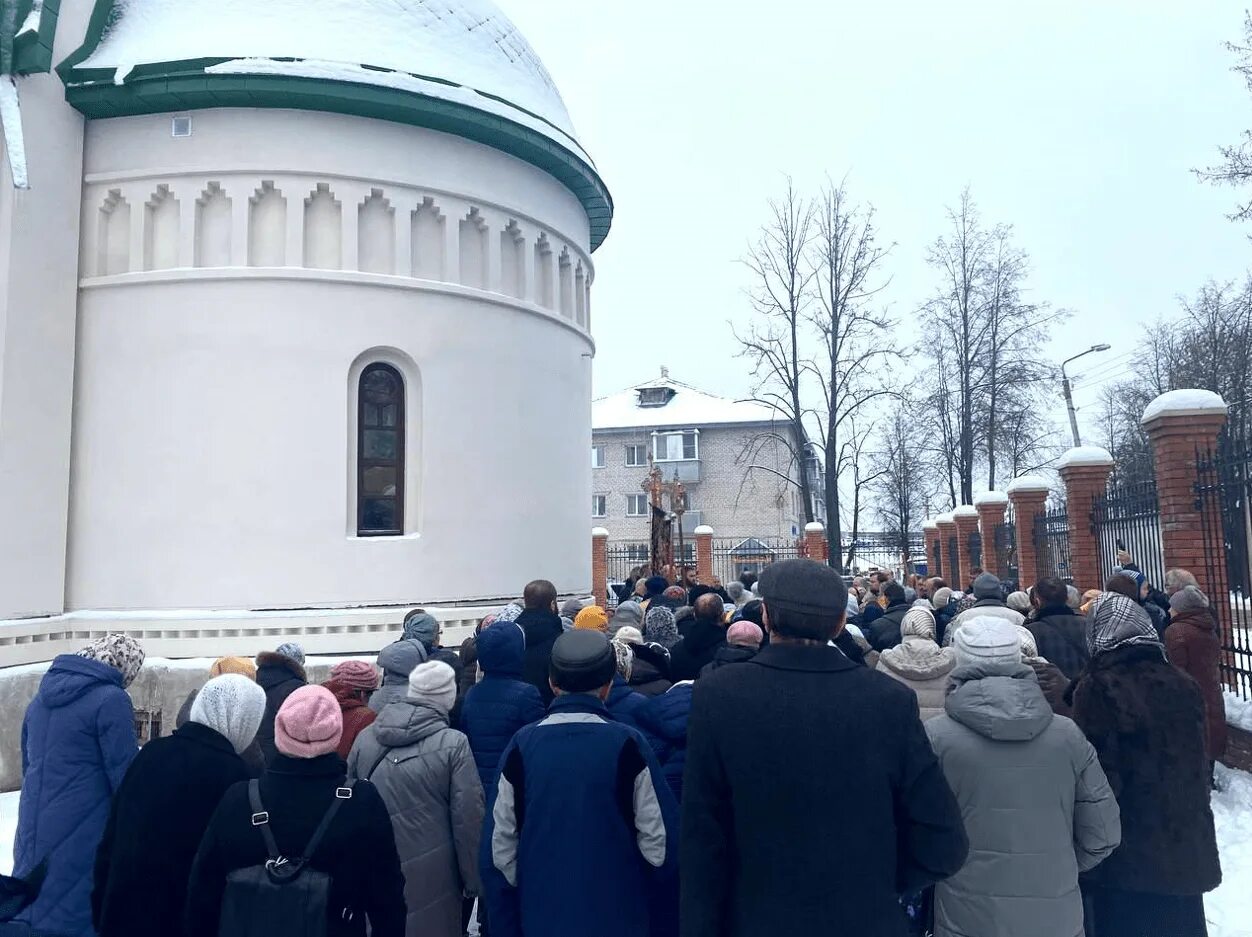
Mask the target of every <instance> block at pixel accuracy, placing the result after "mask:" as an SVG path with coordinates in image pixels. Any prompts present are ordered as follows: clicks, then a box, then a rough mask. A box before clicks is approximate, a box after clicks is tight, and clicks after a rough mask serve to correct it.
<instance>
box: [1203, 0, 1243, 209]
mask: <svg viewBox="0 0 1252 937" xmlns="http://www.w3.org/2000/svg"><path fill="white" fill-rule="evenodd" d="M1226 48H1227V49H1228V50H1230V51H1231V52H1233V53H1235V55H1236V56H1238V61H1237V62H1236V64H1235V65H1233V66H1231V70H1232V71H1234V72H1237V73H1238V74H1239V75H1241V76H1242V77H1243V81H1244V84H1245V85H1246V86H1247V88H1248V90H1249V91H1252V12H1248V11H1246V10H1245V11H1244V14H1243V41H1242V42H1228V43H1226ZM1218 152H1219V153H1220V154H1221V158H1222V161H1221V163H1219V164H1218V165H1216V166H1210V167H1208V168H1207V169H1200V170H1197V171H1196V172H1197V175H1199V177H1200V178H1201V179H1204V180H1206V181H1208V182H1211V183H1213V184H1214V185H1228V186H1232V187H1235V188H1241V187H1243V186H1246V185H1247V184H1248V183H1249V182H1252V130H1245V131H1244V132H1243V139H1242V140H1240V141H1239V142H1238V143H1232V144H1229V145H1227V146H1222V147H1219V148H1218ZM1230 219H1231V220H1232V221H1248V220H1252V200H1249V201H1247V202H1244V203H1243V204H1242V205H1239V206H1238V207H1237V208H1236V209H1235V211H1234V212H1232V213H1231V215H1230Z"/></svg>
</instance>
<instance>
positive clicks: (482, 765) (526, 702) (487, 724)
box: [460, 621, 544, 798]
mask: <svg viewBox="0 0 1252 937" xmlns="http://www.w3.org/2000/svg"><path fill="white" fill-rule="evenodd" d="M525 658H526V636H525V635H524V634H523V633H522V629H521V628H519V627H518V626H517V625H516V624H514V623H513V622H511V621H498V622H496V623H495V624H493V625H489V626H488V627H486V628H484V629H483V630H482V631H480V632H479V634H478V666H479V668H480V669H481V670H482V671H483V678H482V679H481V680H480V681H478V683H476V684H474V686H473V687H472V688H471V689H470V691H469V693H467V694H466V695H465V702H464V703H463V704H462V706H461V723H460V728H461V731H462V732H464V733H465V735H466V736H467V737H468V738H469V743H470V751H471V752H473V754H474V764H475V765H477V767H478V777H479V778H480V779H481V780H482V782H483V790H484V791H485V792H486V794H487V797H488V798H490V797H491V792H492V791H494V790H495V789H496V780H497V778H498V776H499V770H500V756H501V755H502V754H504V750H505V749H506V748H508V746H509V742H510V741H511V740H512V738H513V736H514V735H515V734H516V733H517V730H518V729H520V728H522V727H523V726H526V725H530V723H532V722H534V721H535V720H537V719H541V718H543V713H544V707H543V699H542V698H541V697H540V696H539V691H538V690H537V689H535V688H534V687H533V686H532V685H531V684H529V683H527V682H526V681H525V680H523V679H522V664H523V661H524V660H525Z"/></svg>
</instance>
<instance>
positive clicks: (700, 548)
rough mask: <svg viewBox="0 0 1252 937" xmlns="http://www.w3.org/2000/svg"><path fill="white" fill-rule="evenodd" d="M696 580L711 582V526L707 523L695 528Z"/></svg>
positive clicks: (704, 582) (705, 583)
mask: <svg viewBox="0 0 1252 937" xmlns="http://www.w3.org/2000/svg"><path fill="white" fill-rule="evenodd" d="M696 582H700V583H703V584H704V585H706V586H707V585H709V584H711V583H712V582H713V528H712V527H710V526H708V525H707V524H701V525H700V526H699V527H697V528H696Z"/></svg>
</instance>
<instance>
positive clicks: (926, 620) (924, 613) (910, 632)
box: [900, 607, 936, 641]
mask: <svg viewBox="0 0 1252 937" xmlns="http://www.w3.org/2000/svg"><path fill="white" fill-rule="evenodd" d="M935 634H936V632H935V616H934V615H932V614H931V613H930V609H927V608H920V607H914V608H910V609H909V610H908V611H907V612H905V613H904V619H903V620H902V621H901V622H900V637H901V638H925V639H926V640H928V641H933V640H935Z"/></svg>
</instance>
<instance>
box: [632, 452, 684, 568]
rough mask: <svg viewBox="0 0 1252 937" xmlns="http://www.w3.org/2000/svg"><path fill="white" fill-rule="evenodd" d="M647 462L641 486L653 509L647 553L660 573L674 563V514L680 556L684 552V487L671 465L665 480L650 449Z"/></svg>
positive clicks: (676, 470)
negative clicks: (669, 476)
mask: <svg viewBox="0 0 1252 937" xmlns="http://www.w3.org/2000/svg"><path fill="white" fill-rule="evenodd" d="M648 465H649V466H650V467H651V468H650V469H649V471H648V476H647V478H645V479H644V481H643V484H642V485H641V486H640V487H642V488H643V490H644V491H646V492H647V493H648V504H649V505H650V506H651V509H652V510H651V512H650V513H651V515H652V537H651V544H650V556H651V561H652V571H653V573H659V572H660V571H661V570H662V569H664V568H665V567H666V566H673V565H674V535H673V527H674V519H675V518H677V520H678V554H679V556H682V557H685V555H686V551H685V550H684V548H683V514H685V513H686V512H687V488H686V486H685V485H683V483H682V480H681V479H680V478H679V477H678V469H677V468H675V469H674V478H673V480H672V481H666V480H665V474H664V473H663V472H662V471H661V467H660V466H659V465H657V464H656V461H655V460H654V459H653V457H652V454H651V453H649V454H648ZM666 496H668V497H669V511H666V510H665V504H664V498H665V497H666Z"/></svg>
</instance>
